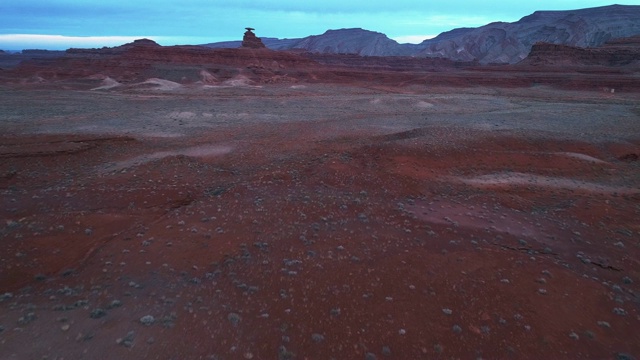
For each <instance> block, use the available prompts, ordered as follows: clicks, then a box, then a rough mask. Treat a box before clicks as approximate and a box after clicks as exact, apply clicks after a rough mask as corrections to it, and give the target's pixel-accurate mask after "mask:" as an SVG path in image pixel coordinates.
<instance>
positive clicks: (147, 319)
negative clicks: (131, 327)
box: [140, 315, 156, 326]
mask: <svg viewBox="0 0 640 360" xmlns="http://www.w3.org/2000/svg"><path fill="white" fill-rule="evenodd" d="M140 322H141V323H142V324H143V325H146V326H151V325H153V323H154V322H156V319H155V318H154V317H153V316H151V315H145V316H143V317H141V318H140Z"/></svg>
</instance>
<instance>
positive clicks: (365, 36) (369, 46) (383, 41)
mask: <svg viewBox="0 0 640 360" xmlns="http://www.w3.org/2000/svg"><path fill="white" fill-rule="evenodd" d="M291 48H292V49H304V50H307V51H309V52H319V53H325V54H357V55H361V56H399V55H411V53H412V52H413V49H412V48H411V47H403V46H400V45H399V44H398V43H397V42H395V41H394V40H391V39H389V38H388V37H387V36H386V35H385V34H382V33H378V32H373V31H367V30H363V29H341V30H328V31H327V32H325V33H324V34H322V35H317V36H309V37H306V38H304V39H302V40H300V41H299V42H297V43H296V44H295V45H293V46H292V47H291Z"/></svg>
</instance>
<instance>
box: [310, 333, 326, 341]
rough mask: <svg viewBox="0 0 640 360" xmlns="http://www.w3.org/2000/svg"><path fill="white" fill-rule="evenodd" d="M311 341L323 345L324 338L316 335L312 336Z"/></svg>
mask: <svg viewBox="0 0 640 360" xmlns="http://www.w3.org/2000/svg"><path fill="white" fill-rule="evenodd" d="M311 340H313V342H315V343H321V342H323V341H324V336H322V335H321V334H318V333H315V334H312V335H311Z"/></svg>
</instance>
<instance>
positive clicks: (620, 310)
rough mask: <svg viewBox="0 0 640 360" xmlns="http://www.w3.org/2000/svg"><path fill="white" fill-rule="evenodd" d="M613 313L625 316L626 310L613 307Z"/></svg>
mask: <svg viewBox="0 0 640 360" xmlns="http://www.w3.org/2000/svg"><path fill="white" fill-rule="evenodd" d="M613 313H614V314H616V315H620V316H626V315H627V311H626V310H625V309H623V308H613Z"/></svg>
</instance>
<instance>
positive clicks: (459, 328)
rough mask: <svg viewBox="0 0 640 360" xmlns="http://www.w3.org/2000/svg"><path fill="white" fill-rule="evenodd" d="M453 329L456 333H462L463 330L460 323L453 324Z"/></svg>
mask: <svg viewBox="0 0 640 360" xmlns="http://www.w3.org/2000/svg"><path fill="white" fill-rule="evenodd" d="M452 330H453V332H454V333H456V334H460V333H461V332H462V328H461V327H460V326H459V325H453V328H452Z"/></svg>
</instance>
